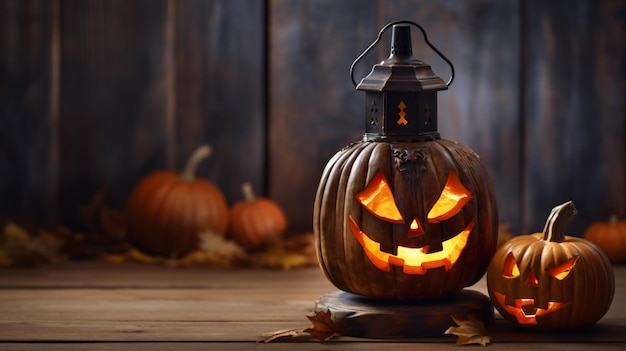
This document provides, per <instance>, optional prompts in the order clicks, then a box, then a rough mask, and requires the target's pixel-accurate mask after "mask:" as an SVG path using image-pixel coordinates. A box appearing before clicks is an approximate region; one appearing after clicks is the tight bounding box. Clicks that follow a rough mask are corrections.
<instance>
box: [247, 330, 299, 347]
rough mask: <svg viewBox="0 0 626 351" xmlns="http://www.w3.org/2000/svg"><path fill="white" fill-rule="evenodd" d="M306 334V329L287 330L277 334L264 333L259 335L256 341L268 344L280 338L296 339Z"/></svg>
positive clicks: (279, 331) (276, 332)
mask: <svg viewBox="0 0 626 351" xmlns="http://www.w3.org/2000/svg"><path fill="white" fill-rule="evenodd" d="M303 332H304V329H287V330H278V331H275V332H269V333H263V334H261V335H259V337H258V338H257V339H256V342H262V343H266V344H267V343H268V342H271V341H274V340H276V339H278V338H284V337H295V336H298V335H300V334H302V333H303Z"/></svg>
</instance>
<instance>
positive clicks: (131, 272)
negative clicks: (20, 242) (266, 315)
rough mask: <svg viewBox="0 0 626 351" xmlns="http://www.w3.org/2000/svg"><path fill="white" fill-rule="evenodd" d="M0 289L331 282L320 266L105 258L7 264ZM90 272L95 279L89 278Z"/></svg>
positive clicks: (222, 286) (218, 286)
mask: <svg viewBox="0 0 626 351" xmlns="http://www.w3.org/2000/svg"><path fill="white" fill-rule="evenodd" d="M0 272H1V274H0V289H2V288H27V289H45V288H51V289H62V288H68V289H72V288H94V289H99V288H100V289H107V288H129V289H130V288H136V289H148V288H156V289H170V288H172V289H182V288H198V289H204V288H211V289H227V288H233V287H240V288H243V289H249V288H256V287H259V286H261V287H267V288H272V287H276V286H281V287H284V286H290V287H292V286H301V287H306V288H314V287H316V286H319V287H320V288H324V287H326V288H327V289H330V288H331V287H332V285H331V284H330V282H328V281H327V280H326V277H325V276H324V274H323V273H322V271H321V270H320V269H319V268H317V267H316V268H303V269H294V270H287V271H283V270H271V269H267V270H266V269H237V268H233V269H229V268H219V267H201V266H196V267H189V268H180V267H169V266H164V265H160V264H138V263H121V264H112V263H107V262H104V261H85V262H80V261H70V262H62V263H58V264H54V265H49V266H43V267H39V268H11V269H3V270H2V271H0ZM94 275H96V276H97V277H98V279H93V277H94Z"/></svg>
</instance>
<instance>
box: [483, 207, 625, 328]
mask: <svg viewBox="0 0 626 351" xmlns="http://www.w3.org/2000/svg"><path fill="white" fill-rule="evenodd" d="M574 211H575V208H573V204H571V202H570V203H566V204H563V205H561V206H557V207H556V208H555V210H553V212H552V213H551V215H550V218H548V221H547V222H546V228H545V229H544V232H543V233H536V234H532V235H519V236H517V237H515V238H513V239H511V240H509V241H507V242H506V243H504V244H503V245H502V246H501V247H500V248H499V249H498V251H497V252H496V254H495V255H494V258H493V260H492V261H491V264H490V265H489V269H488V271H487V288H488V291H489V295H490V297H491V300H492V302H493V305H494V307H496V309H497V310H498V311H499V312H500V314H501V315H502V316H503V317H504V318H506V319H507V320H509V321H511V322H513V323H515V324H518V325H519V326H521V327H524V328H526V329H541V330H565V329H572V328H577V327H581V326H585V325H590V324H593V323H595V322H596V321H598V320H599V319H600V318H601V317H602V316H603V315H604V314H605V313H606V311H607V310H608V308H609V306H610V304H611V301H612V299H613V293H614V289H615V287H614V277H613V271H612V267H611V264H610V262H609V261H608V258H607V257H606V255H604V253H603V252H602V250H601V249H600V248H598V247H597V246H595V245H594V244H592V243H590V242H589V241H586V240H584V239H581V238H575V237H570V236H565V234H564V233H565V225H566V224H567V222H569V221H570V220H571V219H572V218H573V217H574V216H575V212H574Z"/></svg>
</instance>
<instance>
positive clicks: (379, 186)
mask: <svg viewBox="0 0 626 351" xmlns="http://www.w3.org/2000/svg"><path fill="white" fill-rule="evenodd" d="M356 198H357V199H358V201H359V203H361V205H363V207H365V208H366V209H367V210H368V211H369V212H370V213H371V214H373V215H374V216H375V217H377V218H378V219H380V220H383V221H388V222H391V223H404V221H405V220H404V218H403V216H402V214H401V213H400V210H399V209H398V207H397V206H396V203H395V199H394V196H393V192H392V191H391V189H390V187H389V184H388V183H387V180H386V179H385V177H384V175H383V174H382V172H380V171H379V172H378V173H377V174H376V176H375V177H374V178H373V179H372V181H371V182H370V183H369V185H368V186H367V188H366V189H365V190H364V191H363V192H361V193H358V194H356ZM470 199H471V194H470V192H469V190H467V189H466V188H465V187H464V186H463V184H461V181H460V180H459V178H458V176H457V175H456V174H455V173H454V172H450V174H449V176H448V180H447V182H446V185H445V187H444V189H443V191H442V192H441V196H440V197H439V199H438V200H437V202H435V205H434V206H433V207H432V208H431V209H430V211H429V212H428V215H427V219H428V222H429V223H439V222H440V221H443V220H446V219H448V218H450V217H452V216H454V215H456V214H457V213H459V211H460V210H461V208H463V206H465V204H467V202H468V201H469V200H470ZM473 226H474V222H473V221H471V222H469V224H468V225H467V226H466V227H465V229H463V231H461V232H460V233H459V234H457V235H456V236H454V237H452V238H450V239H448V240H445V241H443V242H442V249H441V250H440V251H437V252H429V247H428V246H423V247H416V248H410V247H406V246H398V247H397V253H396V254H391V253H387V252H384V251H381V249H380V243H379V242H377V241H375V240H373V239H371V238H370V237H369V236H368V235H367V234H366V233H364V232H362V231H361V229H360V228H359V226H358V224H357V223H356V222H355V220H354V219H353V218H352V217H350V229H351V230H352V234H354V237H355V238H356V239H357V241H358V242H359V243H360V244H361V246H362V247H363V250H365V253H366V255H367V257H368V258H369V260H370V261H371V262H372V263H373V264H374V266H376V267H377V268H378V269H380V270H383V271H386V272H389V271H390V269H391V266H392V265H393V266H398V267H403V271H404V273H406V274H425V273H426V271H427V270H428V269H433V268H438V267H444V268H445V270H446V271H448V270H450V269H451V268H452V267H453V266H454V264H455V263H456V261H457V260H458V258H459V257H460V256H461V253H462V252H463V249H465V246H466V244H467V239H468V237H469V235H470V233H471V231H472V227H473ZM424 234H425V231H424V229H423V226H422V224H421V223H420V220H419V218H417V217H415V218H413V219H412V220H411V224H410V226H409V231H408V233H407V235H408V236H409V237H412V236H418V235H424Z"/></svg>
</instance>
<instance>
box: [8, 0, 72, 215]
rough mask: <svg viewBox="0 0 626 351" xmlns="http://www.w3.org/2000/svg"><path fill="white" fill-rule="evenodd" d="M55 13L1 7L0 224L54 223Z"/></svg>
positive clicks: (40, 7)
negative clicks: (14, 222)
mask: <svg viewBox="0 0 626 351" xmlns="http://www.w3.org/2000/svg"><path fill="white" fill-rule="evenodd" d="M58 9H59V2H58V1H46V0H43V1H39V0H28V1H22V0H7V1H2V2H1V3H0V33H1V35H0V52H2V55H0V221H3V220H7V219H9V218H10V219H13V220H16V221H19V222H22V223H24V224H28V225H40V224H51V223H53V222H54V221H56V214H57V213H56V207H55V201H56V200H57V199H56V196H57V188H56V180H57V173H56V172H57V167H58V164H57V158H56V151H57V148H56V142H57V140H56V138H57V128H58V126H57V124H56V123H57V118H58V112H59V111H58V107H59V106H58V102H59V101H58V99H59V96H58V84H59V79H58V78H59V77H58V73H59V61H58V51H59V28H60V27H59V11H58Z"/></svg>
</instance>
